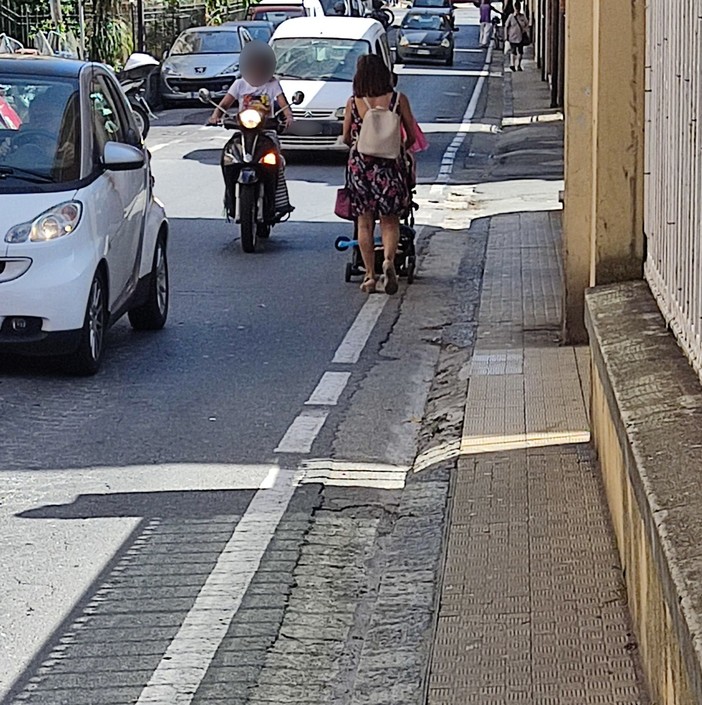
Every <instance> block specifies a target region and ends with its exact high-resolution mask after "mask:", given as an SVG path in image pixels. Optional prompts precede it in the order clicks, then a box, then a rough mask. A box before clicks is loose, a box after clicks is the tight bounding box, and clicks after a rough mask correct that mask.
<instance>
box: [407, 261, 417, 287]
mask: <svg viewBox="0 0 702 705" xmlns="http://www.w3.org/2000/svg"><path fill="white" fill-rule="evenodd" d="M416 268H417V258H416V257H409V258H408V260H407V283H408V284H412V283H414V270H415V269H416Z"/></svg>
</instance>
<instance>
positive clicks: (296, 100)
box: [292, 91, 305, 105]
mask: <svg viewBox="0 0 702 705" xmlns="http://www.w3.org/2000/svg"><path fill="white" fill-rule="evenodd" d="M304 100H305V94H304V93H303V92H302V91H296V92H295V94H294V95H293V97H292V104H293V105H302V102H303V101H304Z"/></svg>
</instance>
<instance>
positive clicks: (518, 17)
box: [505, 0, 531, 71]
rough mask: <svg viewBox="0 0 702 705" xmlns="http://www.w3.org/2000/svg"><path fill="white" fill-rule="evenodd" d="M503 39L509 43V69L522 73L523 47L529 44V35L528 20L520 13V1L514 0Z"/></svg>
mask: <svg viewBox="0 0 702 705" xmlns="http://www.w3.org/2000/svg"><path fill="white" fill-rule="evenodd" d="M505 38H506V39H507V41H508V42H509V46H510V50H511V51H510V57H509V67H510V68H511V69H512V71H522V59H523V58H524V47H525V46H529V44H531V35H530V33H529V20H528V19H527V16H526V15H525V14H524V13H523V12H522V2H521V0H514V12H512V14H511V15H510V16H509V17H508V18H507V21H506V22H505Z"/></svg>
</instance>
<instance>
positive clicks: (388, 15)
mask: <svg viewBox="0 0 702 705" xmlns="http://www.w3.org/2000/svg"><path fill="white" fill-rule="evenodd" d="M372 8H373V9H372V10H371V11H370V12H369V13H368V14H367V17H370V18H371V19H373V20H377V21H378V22H380V24H382V25H383V27H384V28H385V29H389V28H390V27H391V26H392V24H393V23H394V22H395V14H394V13H393V11H392V10H391V9H390V8H389V7H385V6H384V5H383V2H382V0H372Z"/></svg>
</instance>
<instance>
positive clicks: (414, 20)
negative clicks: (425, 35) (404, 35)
mask: <svg viewBox="0 0 702 705" xmlns="http://www.w3.org/2000/svg"><path fill="white" fill-rule="evenodd" d="M402 27H403V28H404V29H424V30H431V29H442V28H443V27H444V21H443V18H442V17H439V16H438V15H414V14H413V15H405V19H404V20H403V21H402Z"/></svg>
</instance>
